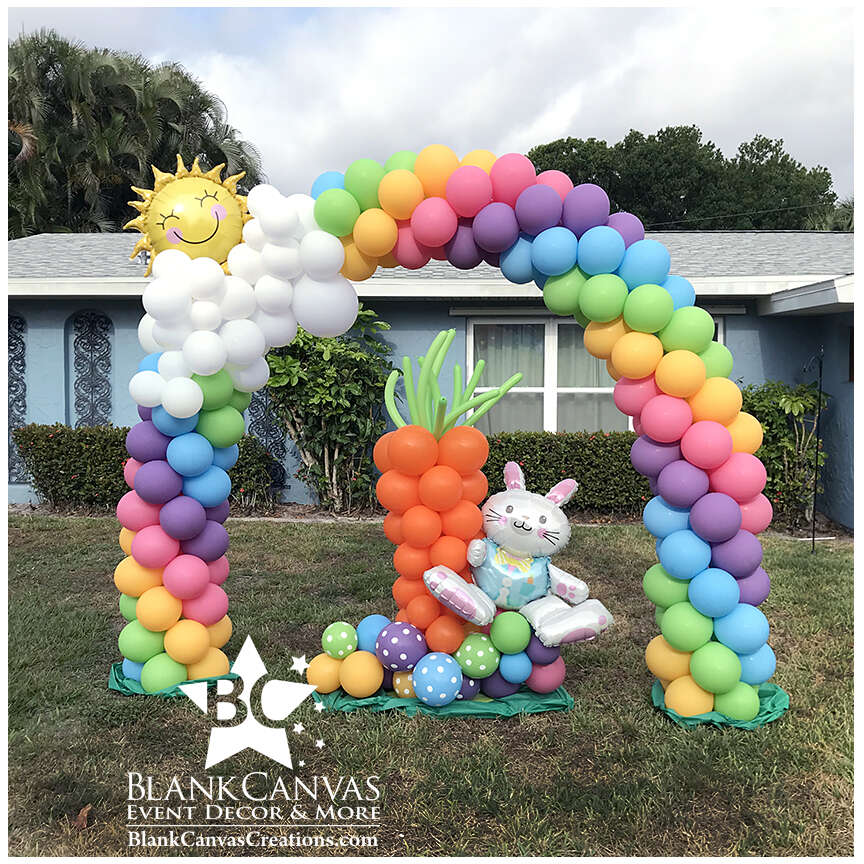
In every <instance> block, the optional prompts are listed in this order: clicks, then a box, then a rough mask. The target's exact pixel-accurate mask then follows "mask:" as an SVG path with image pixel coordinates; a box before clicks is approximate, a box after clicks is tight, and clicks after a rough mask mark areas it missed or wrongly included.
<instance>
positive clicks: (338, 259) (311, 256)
mask: <svg viewBox="0 0 864 864" xmlns="http://www.w3.org/2000/svg"><path fill="white" fill-rule="evenodd" d="M300 263H301V265H302V267H303V269H304V270H305V271H306V273H307V274H308V275H309V276H311V277H312V278H313V279H329V278H330V277H331V276H335V275H336V274H337V273H338V272H339V271H340V270H341V269H342V265H343V264H344V263H345V247H344V246H343V245H342V241H341V240H340V239H339V238H338V237H334V236H333V235H332V234H328V233H327V232H326V231H318V230H315V231H310V232H309V233H308V234H307V235H306V236H305V237H304V238H303V239H302V240H301V241H300Z"/></svg>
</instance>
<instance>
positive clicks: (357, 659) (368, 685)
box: [339, 651, 384, 699]
mask: <svg viewBox="0 0 864 864" xmlns="http://www.w3.org/2000/svg"><path fill="white" fill-rule="evenodd" d="M383 681H384V667H383V666H382V665H381V664H380V663H379V662H378V658H377V657H376V656H375V655H374V654H372V653H370V652H369V651H354V652H353V653H351V654H349V655H348V656H347V657H346V658H345V659H344V660H343V661H342V665H341V667H340V668H339V683H340V684H341V685H342V689H343V690H344V691H345V692H346V693H347V694H348V695H349V696H353V697H354V698H355V699H365V698H366V697H367V696H371V695H372V694H373V693H377V692H378V690H379V689H380V688H381V684H382V683H383Z"/></svg>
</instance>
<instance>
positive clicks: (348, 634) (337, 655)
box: [321, 621, 357, 660]
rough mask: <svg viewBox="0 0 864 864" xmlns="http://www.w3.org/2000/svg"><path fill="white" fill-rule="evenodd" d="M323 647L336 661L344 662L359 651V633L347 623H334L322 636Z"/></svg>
mask: <svg viewBox="0 0 864 864" xmlns="http://www.w3.org/2000/svg"><path fill="white" fill-rule="evenodd" d="M321 647H322V648H323V649H324V653H325V654H329V655H330V656H331V657H332V658H333V659H334V660H344V659H345V658H346V657H347V656H348V655H349V654H350V653H351V652H352V651H355V650H356V649H357V631H356V630H355V629H354V628H353V627H352V626H351V625H350V624H348V623H347V622H345V621H334V622H333V623H332V624H331V625H330V626H329V627H327V629H326V630H325V631H324V632H323V633H322V634H321Z"/></svg>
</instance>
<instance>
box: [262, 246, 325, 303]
mask: <svg viewBox="0 0 864 864" xmlns="http://www.w3.org/2000/svg"><path fill="white" fill-rule="evenodd" d="M339 246H340V247H341V246H342V244H341V243H340V244H339ZM293 298H294V286H293V285H292V284H291V283H290V282H287V281H284V280H282V279H277V278H276V277H275V276H266V275H265V276H262V277H261V278H260V279H259V280H258V281H257V282H256V283H255V302H256V303H257V304H258V306H259V307H260V308H261V309H263V310H264V311H265V312H269V313H270V314H271V315H281V314H282V313H283V312H290V311H291V301H292V299H293Z"/></svg>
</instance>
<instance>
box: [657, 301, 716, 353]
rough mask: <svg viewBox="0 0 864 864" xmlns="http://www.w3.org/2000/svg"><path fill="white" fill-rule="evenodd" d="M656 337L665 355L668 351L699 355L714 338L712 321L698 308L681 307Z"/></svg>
mask: <svg viewBox="0 0 864 864" xmlns="http://www.w3.org/2000/svg"><path fill="white" fill-rule="evenodd" d="M657 335H658V336H659V337H660V341H661V342H662V343H663V350H664V351H665V352H666V353H667V354H668V353H669V352H670V351H692V352H693V353H694V354H701V353H702V352H703V351H704V350H705V349H706V348H707V347H708V346H709V345H710V344H711V340H712V339H713V338H714V319H713V318H712V317H711V316H710V315H709V314H708V313H707V312H706V311H705V310H704V309H700V308H699V307H698V306H682V307H681V308H680V309H676V310H675V311H674V312H673V313H672V318H671V319H670V320H669V323H668V324H667V325H666V326H665V327H664V328H663V329H662V330H661V331H660V332H659V333H658V334H657Z"/></svg>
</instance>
